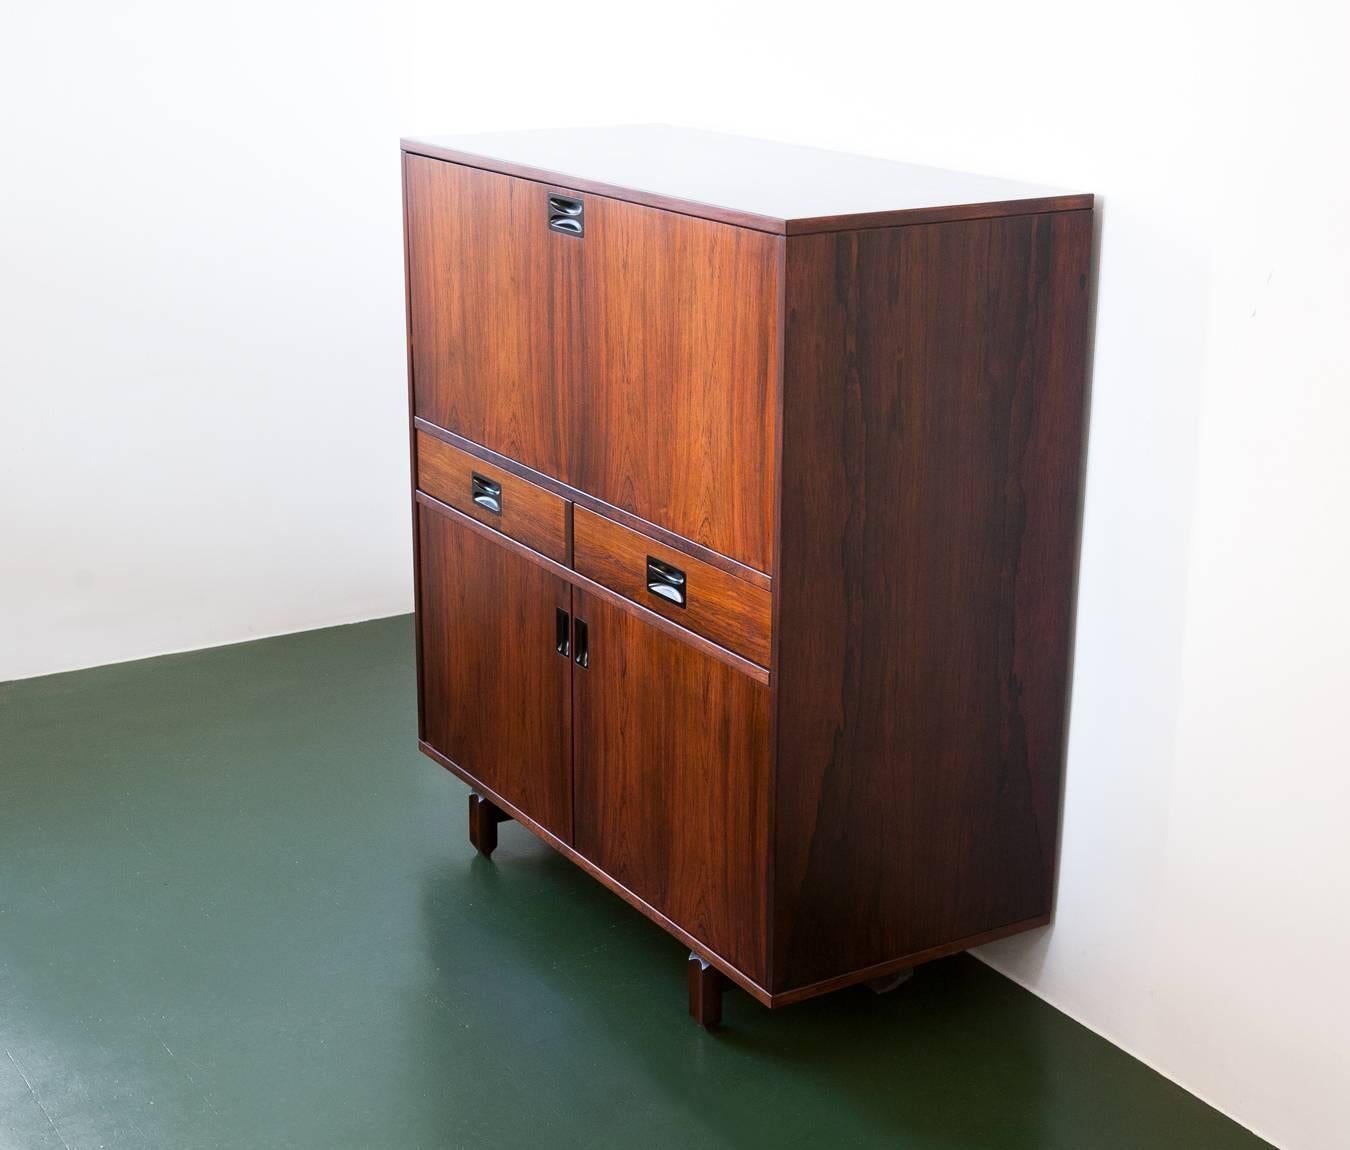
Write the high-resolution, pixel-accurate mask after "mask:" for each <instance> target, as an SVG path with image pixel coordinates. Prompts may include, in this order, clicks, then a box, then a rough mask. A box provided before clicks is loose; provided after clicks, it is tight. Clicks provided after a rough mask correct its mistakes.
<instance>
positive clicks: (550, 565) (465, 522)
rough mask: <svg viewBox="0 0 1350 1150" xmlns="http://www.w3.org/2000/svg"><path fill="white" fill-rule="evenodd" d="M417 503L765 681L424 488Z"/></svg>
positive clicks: (752, 666)
mask: <svg viewBox="0 0 1350 1150" xmlns="http://www.w3.org/2000/svg"><path fill="white" fill-rule="evenodd" d="M416 500H417V503H418V504H419V505H420V506H423V507H429V508H431V509H432V510H434V511H436V512H438V513H439V514H441V515H445V516H447V517H449V518H450V519H451V520H453V521H454V522H457V523H459V524H460V525H461V526H463V527H465V528H467V529H468V530H469V531H473V532H476V533H477V534H478V535H480V536H481V537H482V538H484V539H487V540H489V541H490V542H492V543H494V544H496V545H497V546H498V547H504V548H506V550H508V551H510V552H511V553H512V554H514V555H518V556H520V557H521V558H522V559H524V560H526V561H527V562H529V563H535V564H538V565H539V566H541V567H543V569H544V570H545V571H550V572H552V573H553V574H554V575H556V576H558V578H560V579H562V580H563V581H564V582H565V583H570V584H571V585H572V586H573V587H579V588H580V589H581V590H583V591H588V592H589V593H590V594H592V595H594V596H596V597H597V598H599V599H603V600H604V601H605V602H607V603H610V604H612V605H613V606H615V607H617V608H618V609H619V610H620V611H626V612H628V614H630V615H633V616H635V617H636V618H638V619H640V620H642V622H644V623H645V624H646V625H647V626H649V627H655V628H656V629H657V630H658V631H662V632H664V633H665V634H667V635H671V636H673V637H674V638H676V639H679V640H680V642H682V643H688V644H689V645H690V646H691V647H694V648H695V649H697V650H699V651H702V652H703V653H704V654H705V655H707V656H708V657H709V658H711V659H716V660H717V661H718V662H721V663H725V664H726V665H727V666H728V667H732V668H734V669H735V670H737V671H740V672H741V674H743V675H748V676H749V677H750V678H751V679H754V680H755V681H756V682H757V683H765V684H767V683H768V681H769V671H768V668H766V667H761V666H760V665H759V664H758V663H752V662H751V661H750V660H749V659H747V658H746V657H745V656H744V655H738V654H737V653H736V652H735V651H729V650H727V648H725V647H723V646H721V645H720V644H718V643H714V642H713V641H712V640H711V639H705V638H704V637H703V636H702V635H700V634H698V632H696V631H690V630H689V629H688V628H687V627H681V626H678V625H677V624H675V623H672V622H670V620H669V619H667V618H665V617H664V616H662V615H658V614H656V612H655V611H649V610H647V608H646V607H644V606H642V604H640V603H634V602H633V601H632V600H631V599H629V598H627V597H625V596H623V595H620V594H619V593H618V592H617V591H612V590H610V589H609V588H608V587H606V586H605V585H604V584H603V583H597V582H596V581H595V580H594V579H589V578H587V577H586V576H585V575H582V574H581V573H580V572H578V571H574V570H573V569H572V568H570V567H564V566H563V565H562V564H561V563H558V562H555V561H554V560H552V559H550V558H548V556H546V555H541V554H539V552H537V551H533V550H531V549H530V548H529V547H526V546H525V545H524V544H523V543H517V542H516V541H515V540H514V539H512V538H511V537H510V536H509V535H503V534H502V533H501V532H499V531H494V530H493V529H492V528H491V527H488V526H487V525H486V524H482V523H479V522H478V520H476V519H470V518H469V517H468V516H467V515H461V514H460V513H459V512H458V511H456V510H455V509H454V508H453V507H450V506H448V505H446V504H444V503H441V502H439V501H438V500H435V499H433V498H432V497H431V496H430V495H428V494H426V492H424V491H419V492H418V493H417V497H416Z"/></svg>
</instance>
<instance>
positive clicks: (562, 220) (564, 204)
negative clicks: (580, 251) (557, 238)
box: [548, 193, 586, 238]
mask: <svg viewBox="0 0 1350 1150" xmlns="http://www.w3.org/2000/svg"><path fill="white" fill-rule="evenodd" d="M585 209H586V205H585V204H584V203H583V202H582V201H581V200H579V199H575V198H573V197H572V196H555V195H553V194H552V193H550V194H549V197H548V226H549V230H550V231H555V232H561V233H562V234H563V235H565V236H576V237H577V238H580V237H581V236H583V235H585V234H586V221H585Z"/></svg>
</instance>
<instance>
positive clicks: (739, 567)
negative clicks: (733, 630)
mask: <svg viewBox="0 0 1350 1150" xmlns="http://www.w3.org/2000/svg"><path fill="white" fill-rule="evenodd" d="M413 424H414V427H415V428H416V430H418V431H420V432H422V433H424V434H426V435H428V436H430V437H431V438H433V439H439V440H440V441H441V442H442V443H448V444H450V446H452V447H455V448H458V449H459V450H460V451H462V452H464V453H465V454H466V455H471V456H473V458H475V459H482V460H485V461H486V462H488V463H490V464H491V465H492V466H493V467H496V468H499V469H500V470H502V471H505V472H507V473H509V474H511V475H518V476H520V477H521V478H522V479H524V480H526V481H527V482H529V483H533V484H534V485H535V486H536V487H540V488H543V489H544V490H545V491H549V492H552V493H553V494H555V495H558V496H560V497H561V498H563V499H566V500H569V501H571V502H575V503H576V504H577V505H578V506H581V507H585V508H586V509H587V510H589V511H594V512H595V513H596V514H597V515H603V516H604V517H605V518H606V519H613V520H614V521H615V522H618V523H622V524H623V525H624V526H625V527H630V528H632V529H633V530H634V531H638V532H641V533H642V534H643V535H649V536H651V538H653V539H655V540H656V541H657V542H658V543H662V544H665V545H666V546H667V547H670V548H671V549H672V550H675V551H679V552H680V553H682V554H684V555H692V556H693V557H694V558H695V559H701V560H702V561H703V562H704V563H707V564H708V565H709V566H712V567H716V568H717V569H718V570H719V571H726V572H728V573H729V574H731V575H735V576H736V577H737V578H738V579H744V580H745V581H746V582H747V583H750V584H753V585H754V586H756V587H762V588H764V590H766V591H767V590H769V589H770V588H771V587H772V586H773V580H772V579H771V578H769V576H768V575H766V574H764V572H763V571H758V570H756V569H755V568H754V567H747V566H746V565H745V564H744V563H738V562H736V560H735V559H731V558H728V557H727V556H726V555H721V554H719V553H718V552H716V551H711V550H709V549H708V548H707V547H703V546H701V545H700V544H698V543H693V542H691V541H690V540H688V539H685V538H683V537H682V536H679V535H676V534H675V533H674V532H673V531H667V530H666V529H665V528H664V527H661V526H659V525H657V524H655V523H648V522H647V521H646V520H645V519H641V518H639V517H638V516H636V515H634V514H632V513H631V512H628V511H624V510H623V509H622V508H620V507H614V506H612V505H610V504H608V503H605V502H604V501H603V500H600V499H596V498H595V497H594V496H592V495H588V494H586V492H584V491H581V490H580V489H578V488H576V487H572V486H569V485H568V484H566V483H562V482H561V481H559V480H557V479H555V478H553V477H552V476H551V475H545V474H544V473H543V472H540V471H535V470H534V469H532V468H529V467H526V466H525V465H524V464H522V463H517V462H516V461H515V460H514V459H508V458H507V457H506V456H504V455H502V454H501V453H500V452H496V451H491V450H489V449H488V448H486V447H484V446H483V445H482V444H480V443H474V442H473V441H472V440H469V439H465V438H464V436H462V435H456V434H455V433H454V432H453V431H447V430H446V429H445V428H443V427H437V426H436V425H435V424H434V423H428V422H427V421H426V420H425V419H414V420H413Z"/></svg>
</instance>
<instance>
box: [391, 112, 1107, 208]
mask: <svg viewBox="0 0 1350 1150" xmlns="http://www.w3.org/2000/svg"><path fill="white" fill-rule="evenodd" d="M403 149H404V150H405V151H408V152H413V153H417V154H421V155H427V156H434V157H437V158H440V159H446V160H452V161H455V162H459V163H466V164H470V165H472V166H474V167H479V168H486V169H489V170H491V171H497V172H504V173H506V174H508V175H514V176H521V177H524V178H526V179H533V180H539V181H542V182H544V183H548V184H553V185H555V186H560V187H568V188H575V189H577V190H579V191H589V192H595V193H599V194H602V195H612V196H616V197H617V198H619V199H627V200H632V201H634V202H636V203H646V204H651V205H653V206H656V207H665V208H673V209H675V210H677V211H683V212H685V213H687V214H689V215H695V216H703V217H705V218H708V219H715V220H722V221H724V222H727V223H734V224H740V225H742V226H746V227H754V228H759V229H760V230H762V231H769V232H779V233H784V234H788V235H796V234H803V233H808V232H819V231H840V230H844V229H849V228H856V227H880V226H886V225H888V224H905V223H924V222H932V221H935V220H951V219H972V218H980V217H987V216H998V215H1017V214H1022V213H1026V212H1043V211H1068V210H1074V209H1082V208H1090V207H1091V206H1092V197H1091V196H1090V195H1083V194H1075V193H1068V192H1063V191H1059V190H1056V189H1053V188H1046V187H1040V186H1038V185H1035V184H1024V183H1018V182H1016V181H1013V180H1004V179H999V178H996V177H993V176H980V175H972V174H970V173H967V172H955V171H949V170H947V169H944V168H929V167H923V166H921V165H918V164H902V163H897V162H896V161H893V160H883V159H877V158H874V157H868V156H854V155H849V154H847V153H844V152H831V151H826V150H824V149H822V148H807V147H801V146H799V145H796V144H779V143H773V142H770V141H768V140H756V139H750V138H747V137H743V136H730V135H724V134H722V133H720V132H704V131H697V130H694V129H691V128H674V127H668V126H666V125H660V124H644V125H629V126H622V127H608V128H560V129H547V130H540V131H522V132H496V133H486V134H475V135H462V136H430V137H420V138H412V139H405V140H404V141H403Z"/></svg>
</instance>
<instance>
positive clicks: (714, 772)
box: [573, 591, 769, 982]
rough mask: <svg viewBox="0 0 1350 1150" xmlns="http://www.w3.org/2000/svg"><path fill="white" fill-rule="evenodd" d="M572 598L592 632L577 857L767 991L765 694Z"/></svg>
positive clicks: (580, 738) (579, 758) (578, 720)
mask: <svg viewBox="0 0 1350 1150" xmlns="http://www.w3.org/2000/svg"><path fill="white" fill-rule="evenodd" d="M573 602H574V604H575V610H574V613H575V616H576V618H577V619H579V620H585V621H586V623H587V625H588V629H589V635H590V666H589V667H588V668H587V669H586V670H584V671H582V670H578V671H577V673H576V676H575V685H574V691H575V708H576V709H575V724H576V728H575V746H576V767H575V778H576V798H575V810H574V827H575V836H574V842H575V845H576V849H577V850H578V851H580V852H581V853H582V854H583V855H585V856H586V857H587V858H588V859H590V860H591V861H592V862H593V863H594V864H595V865H596V866H597V867H599V868H600V869H602V870H603V871H605V872H606V873H607V874H610V875H612V876H613V877H614V878H615V879H616V880H617V881H618V882H620V883H621V884H623V886H624V887H626V888H627V889H629V890H631V891H633V892H634V893H635V894H637V895H638V896H639V897H640V898H641V899H643V900H644V901H645V902H647V903H649V904H650V905H652V906H654V907H656V908H657V909H658V910H660V911H661V912H662V913H663V914H665V915H668V916H669V917H670V918H671V919H673V920H674V921H675V922H677V923H679V924H680V925H681V926H682V927H683V928H684V929H685V930H686V931H687V932H688V934H689V935H690V936H692V937H693V938H695V939H697V940H699V942H700V944H702V945H703V946H705V947H707V948H709V949H710V950H711V951H713V952H716V953H718V954H720V955H723V956H725V958H726V959H728V960H729V961H730V962H731V963H733V964H734V965H735V966H736V967H737V968H738V969H739V970H741V971H743V972H744V973H745V974H746V975H747V976H748V977H749V978H750V979H751V980H753V981H755V982H760V981H762V980H763V977H764V971H765V966H766V957H765V950H764V948H765V943H766V937H767V931H766V923H765V911H766V907H765V895H766V888H765V878H766V875H765V872H766V867H767V863H768V851H769V842H768V825H767V824H768V803H767V794H768V789H767V788H768V777H767V776H768V766H769V764H768V754H767V752H768V737H769V722H768V717H769V692H768V689H767V688H766V687H764V686H763V685H761V684H759V683H756V682H755V681H754V680H752V679H750V678H749V677H748V676H745V675H742V674H740V673H739V672H737V671H734V670H732V669H731V668H729V667H726V666H724V665H723V664H721V663H718V662H716V661H714V660H713V659H711V658H709V657H708V656H707V655H704V654H703V653H701V652H699V651H697V650H695V649H694V648H693V647H691V646H689V645H688V644H686V643H683V642H680V641H679V640H677V639H673V638H671V637H670V636H668V635H665V634H663V633H661V632H659V631H657V630H655V629H654V628H652V627H649V626H647V625H646V624H645V623H643V622H642V621H641V620H639V619H637V618H636V617H634V616H633V615H630V614H628V613H627V612H624V611H621V610H619V609H618V608H616V607H613V606H611V605H610V604H608V603H606V602H604V601H602V600H600V599H597V598H596V597H595V596H593V595H589V594H587V593H585V592H580V591H578V592H576V593H575V594H574V600H573ZM700 953H704V952H703V951H702V950H701V951H700Z"/></svg>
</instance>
